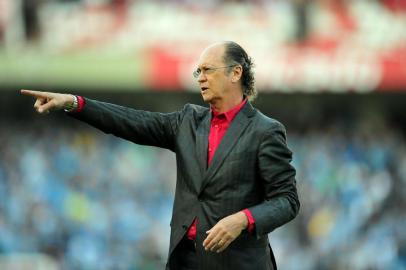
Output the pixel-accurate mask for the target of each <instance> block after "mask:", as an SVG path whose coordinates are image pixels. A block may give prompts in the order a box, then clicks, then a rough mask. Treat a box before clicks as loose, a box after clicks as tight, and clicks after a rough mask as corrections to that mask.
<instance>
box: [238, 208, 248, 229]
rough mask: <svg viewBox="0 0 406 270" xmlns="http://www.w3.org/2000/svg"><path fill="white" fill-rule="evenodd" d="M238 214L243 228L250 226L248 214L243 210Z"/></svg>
mask: <svg viewBox="0 0 406 270" xmlns="http://www.w3.org/2000/svg"><path fill="white" fill-rule="evenodd" d="M237 215H238V216H239V220H240V221H241V222H240V224H241V227H242V229H243V230H245V229H246V228H247V227H248V218H247V215H246V214H245V213H244V212H243V211H240V212H238V213H237Z"/></svg>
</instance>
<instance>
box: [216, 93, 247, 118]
mask: <svg viewBox="0 0 406 270" xmlns="http://www.w3.org/2000/svg"><path fill="white" fill-rule="evenodd" d="M242 100H243V95H242V93H240V94H238V95H235V96H231V97H229V98H227V99H220V100H213V102H210V106H211V107H212V108H213V109H214V110H216V112H219V113H224V112H227V111H229V110H231V109H232V108H234V107H235V106H237V105H238V104H240V103H241V102H242Z"/></svg>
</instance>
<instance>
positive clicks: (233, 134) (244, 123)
mask: <svg viewBox="0 0 406 270" xmlns="http://www.w3.org/2000/svg"><path fill="white" fill-rule="evenodd" d="M254 113H255V110H254V108H253V107H252V106H251V104H250V103H249V102H247V104H245V105H244V107H243V108H242V109H241V111H240V112H239V113H238V114H237V115H236V116H235V118H234V120H233V121H232V122H231V124H230V126H229V127H228V129H227V132H226V134H225V135H224V137H223V139H222V140H221V143H220V144H219V146H218V147H217V149H216V152H215V153H214V156H213V159H212V161H211V164H210V166H209V167H208V169H207V171H206V173H205V174H203V175H204V177H203V183H202V185H201V189H200V190H199V193H200V192H201V191H202V190H203V189H204V187H205V186H206V185H207V183H208V182H210V179H211V178H212V177H213V176H214V174H215V173H216V172H217V170H218V169H219V168H220V167H221V165H222V164H223V162H224V159H225V158H226V157H227V156H228V154H229V153H230V151H231V150H232V149H233V147H234V146H235V145H236V143H237V142H238V139H239V137H240V136H241V135H242V134H243V132H244V131H245V129H246V128H247V127H248V126H249V124H250V123H251V120H250V117H251V116H252V115H253V114H254ZM209 120H210V119H209ZM208 125H209V126H208V130H207V134H206V137H205V142H206V144H205V148H204V149H205V164H207V145H208V134H209V129H210V122H208ZM206 167H207V165H205V168H206Z"/></svg>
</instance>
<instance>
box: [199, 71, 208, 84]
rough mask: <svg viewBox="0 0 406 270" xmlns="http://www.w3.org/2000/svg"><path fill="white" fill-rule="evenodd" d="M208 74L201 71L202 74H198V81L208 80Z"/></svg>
mask: <svg viewBox="0 0 406 270" xmlns="http://www.w3.org/2000/svg"><path fill="white" fill-rule="evenodd" d="M206 79H207V78H206V75H204V72H201V73H200V74H199V76H197V81H198V82H199V83H200V82H204V81H206Z"/></svg>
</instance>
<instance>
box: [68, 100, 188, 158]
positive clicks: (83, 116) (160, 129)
mask: <svg viewBox="0 0 406 270" xmlns="http://www.w3.org/2000/svg"><path fill="white" fill-rule="evenodd" d="M69 115H70V116H72V117H73V118H76V119H78V120H81V121H83V122H86V123H88V124H89V125H91V126H93V127H95V128H97V129H100V130H101V131H103V132H105V133H107V134H113V135H115V136H117V137H120V138H123V139H126V140H129V141H132V142H134V143H137V144H142V145H151V146H157V147H162V148H167V149H170V150H172V151H175V149H174V148H175V136H176V133H177V129H178V126H179V123H180V121H181V119H182V116H183V114H182V112H173V113H158V112H148V111H142V110H135V109H132V108H128V107H123V106H119V105H115V104H110V103H106V102H100V101H96V100H91V99H87V98H86V105H85V106H84V108H83V110H82V111H81V112H78V113H69Z"/></svg>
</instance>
